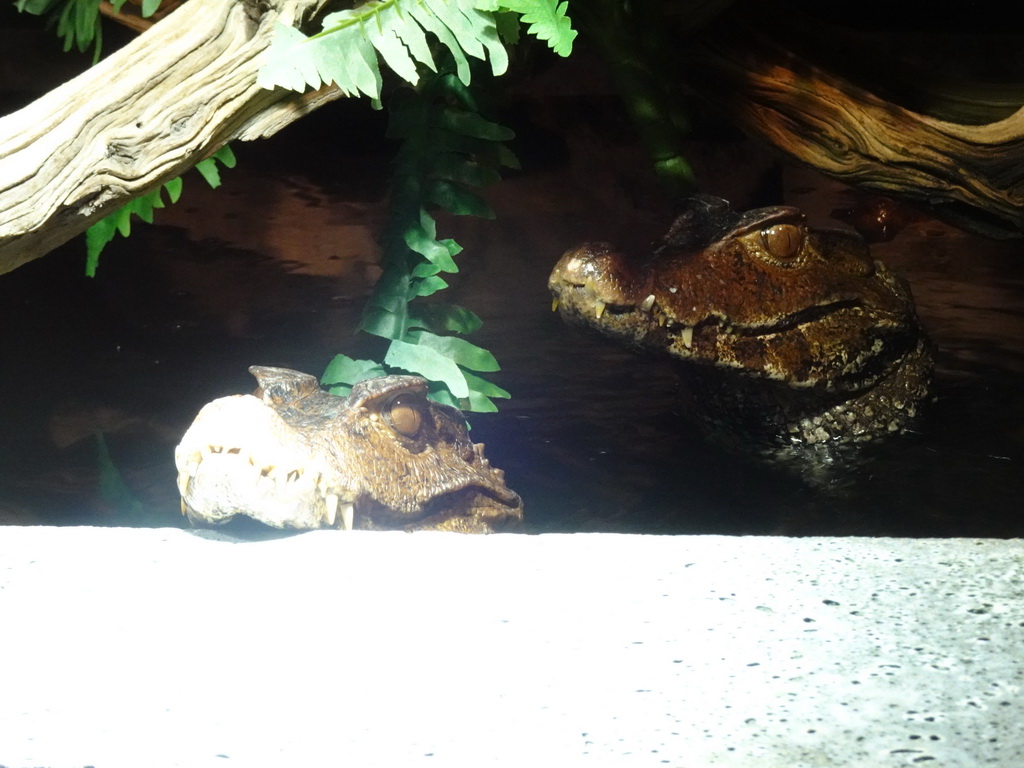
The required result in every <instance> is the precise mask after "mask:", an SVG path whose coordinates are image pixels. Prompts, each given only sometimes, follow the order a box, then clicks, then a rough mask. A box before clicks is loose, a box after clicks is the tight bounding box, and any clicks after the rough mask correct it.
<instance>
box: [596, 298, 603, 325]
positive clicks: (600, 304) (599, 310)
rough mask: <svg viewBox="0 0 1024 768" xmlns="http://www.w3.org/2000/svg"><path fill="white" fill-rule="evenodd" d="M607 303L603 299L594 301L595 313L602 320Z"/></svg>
mask: <svg viewBox="0 0 1024 768" xmlns="http://www.w3.org/2000/svg"><path fill="white" fill-rule="evenodd" d="M604 308H605V303H604V302H603V301H595V302H594V314H595V315H597V319H598V320H600V319H601V316H602V315H603V314H604Z"/></svg>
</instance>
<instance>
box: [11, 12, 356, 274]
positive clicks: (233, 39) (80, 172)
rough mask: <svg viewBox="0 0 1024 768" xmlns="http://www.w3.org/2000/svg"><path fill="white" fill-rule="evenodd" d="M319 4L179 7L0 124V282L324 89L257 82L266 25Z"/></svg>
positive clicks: (296, 19) (271, 129)
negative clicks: (0, 276)
mask: <svg viewBox="0 0 1024 768" xmlns="http://www.w3.org/2000/svg"><path fill="white" fill-rule="evenodd" d="M326 1H327V0H270V1H269V2H260V3H257V2H248V1H245V2H239V0H189V2H187V3H184V4H183V5H182V7H180V8H179V9H178V10H176V11H174V12H173V13H172V14H171V15H170V16H168V17H167V18H166V19H164V20H163V21H160V22H159V23H157V24H155V25H154V26H153V27H152V28H151V29H149V30H148V31H147V32H145V33H144V34H142V35H140V36H139V37H138V38H137V39H136V40H133V41H132V43H131V44H129V45H127V46H126V47H124V48H122V49H121V50H120V51H117V52H116V53H114V54H112V55H111V56H109V57H108V58H107V59H105V60H103V61H102V62H100V63H99V64H97V65H96V66H94V67H92V68H91V69H89V70H88V71H86V72H84V73H83V74H81V75H79V76H78V77H76V78H75V79H74V80H71V81H69V82H67V83H65V84H64V85H62V86H60V87H58V88H56V89H54V90H53V91H50V92H49V93H48V94H46V95H45V96H43V97H42V98H40V99H38V100H37V101H35V102H33V103H32V104H30V105H29V106H27V107H25V108H24V109H22V110H20V111H18V112H14V113H12V114H10V115H7V116H6V117H3V118H0V274H2V273H4V272H9V271H11V270H12V269H15V268H16V267H18V266H20V265H22V264H24V263H26V262H28V261H31V260H32V259H35V258H38V257H40V256H42V255H43V254H45V253H46V252H47V251H49V250H51V249H53V248H55V247H56V246H58V245H60V244H61V243H63V242H65V241H67V240H69V239H70V238H72V237H74V236H75V235H77V234H79V233H80V232H82V231H84V230H85V229H86V228H87V227H89V226H90V225H91V224H93V223H94V222H95V221H97V220H98V219H100V218H102V217H103V216H105V215H107V214H109V213H111V212H113V211H114V210H116V209H117V208H118V207H120V206H121V205H123V204H124V203H125V202H127V201H128V200H129V199H130V198H132V197H135V196H138V195H139V194H143V193H145V192H148V191H150V190H152V189H154V188H156V187H157V186H158V185H160V184H162V183H163V182H165V181H167V180H169V179H172V178H174V177H175V176H179V175H181V173H182V172H184V171H185V170H186V169H188V168H190V167H191V166H193V165H195V163H197V162H198V161H199V160H202V159H203V158H205V157H208V156H209V155H211V154H212V153H213V152H215V151H216V150H217V149H218V148H220V147H221V146H222V145H223V144H225V143H226V142H228V141H231V140H234V139H241V140H251V139H257V138H262V137H265V136H269V135H272V134H274V133H276V132H277V131H278V130H280V129H281V128H283V127H284V126H286V125H288V124H289V123H291V122H292V121H294V120H296V119H298V118H299V117H301V116H302V115H304V114H307V113H308V112H310V111H311V110H313V109H315V108H316V107H317V106H319V105H321V104H323V103H325V102H326V101H329V100H332V99H335V98H338V97H339V96H340V95H341V93H340V92H339V91H337V90H336V89H334V88H325V89H321V90H320V91H317V92H313V93H307V94H296V93H293V92H290V91H285V90H281V89H276V90H273V91H267V90H263V89H261V88H258V87H257V85H256V74H257V72H258V70H259V67H260V65H261V63H262V60H263V54H264V51H265V50H266V49H267V47H268V46H269V45H270V39H271V35H272V33H273V28H274V26H275V24H276V23H277V22H278V21H280V22H282V23H285V24H292V25H296V26H299V25H300V24H301V23H302V22H303V21H304V20H308V19H309V18H311V17H312V16H313V15H315V14H317V13H318V12H319V11H320V10H321V8H322V6H324V5H325V3H326Z"/></svg>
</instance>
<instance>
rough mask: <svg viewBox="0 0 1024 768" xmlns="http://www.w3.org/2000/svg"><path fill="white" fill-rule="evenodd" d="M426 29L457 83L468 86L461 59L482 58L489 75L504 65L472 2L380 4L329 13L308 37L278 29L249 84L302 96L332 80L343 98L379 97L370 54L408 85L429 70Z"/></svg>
mask: <svg viewBox="0 0 1024 768" xmlns="http://www.w3.org/2000/svg"><path fill="white" fill-rule="evenodd" d="M427 32H429V33H431V34H432V35H434V36H435V37H436V38H437V39H438V40H439V41H440V42H441V44H442V45H443V46H444V47H445V48H447V49H448V51H449V52H450V53H451V56H452V58H453V59H454V61H455V65H456V71H457V73H458V77H459V79H460V80H461V81H462V82H463V83H469V81H470V68H469V60H468V59H467V58H466V57H467V56H471V57H473V58H477V59H481V60H484V59H488V60H489V61H490V65H491V72H492V73H493V74H495V75H500V74H502V73H503V72H504V71H505V70H506V69H507V68H508V52H507V51H506V50H505V46H504V45H503V44H502V42H501V38H500V36H499V35H498V29H497V25H496V22H495V19H494V14H493V13H487V12H484V11H481V10H479V9H478V8H477V1H476V0H458V2H452V0H382V2H371V3H367V4H365V5H361V6H359V7H357V8H353V9H350V10H345V11H338V12H337V13H332V14H329V15H328V16H326V17H325V18H324V21H323V30H322V31H321V32H319V33H318V34H316V35H314V36H312V37H310V38H306V37H305V36H304V35H303V34H302V33H301V32H299V31H298V30H296V29H293V28H291V27H286V26H284V25H281V26H279V27H278V28H277V30H276V31H275V33H274V40H273V42H272V43H271V46H270V51H269V54H268V57H267V63H266V64H264V65H263V67H262V68H261V69H260V72H259V75H258V77H257V83H258V84H259V86H260V87H261V88H274V87H282V88H288V89H290V90H295V91H302V90H305V88H306V87H307V86H308V87H311V88H319V87H320V85H321V84H322V83H332V82H333V83H335V84H336V85H337V86H338V87H339V88H340V89H341V90H342V91H344V92H345V93H346V94H350V95H351V94H356V93H363V94H366V95H367V96H369V97H370V98H372V99H377V100H379V99H380V87H381V77H380V71H379V69H378V64H377V54H378V53H379V54H380V56H381V57H383V59H384V61H385V62H386V63H387V65H388V66H389V67H390V68H391V69H392V70H393V71H394V72H395V73H396V74H398V75H399V76H400V77H402V78H403V79H404V80H406V81H407V82H408V83H410V84H412V85H416V84H417V83H418V82H419V72H418V70H417V65H418V64H422V65H424V66H426V67H427V68H428V69H430V70H432V71H435V72H436V71H437V67H436V65H435V63H434V59H433V56H432V54H431V52H430V46H429V44H428V42H427V36H426V33H427Z"/></svg>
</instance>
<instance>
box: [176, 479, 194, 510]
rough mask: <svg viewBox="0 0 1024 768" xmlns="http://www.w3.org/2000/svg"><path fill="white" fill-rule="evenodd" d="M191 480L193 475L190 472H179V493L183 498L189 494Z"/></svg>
mask: <svg viewBox="0 0 1024 768" xmlns="http://www.w3.org/2000/svg"><path fill="white" fill-rule="evenodd" d="M191 479H192V475H191V474H189V473H188V472H179V473H178V493H179V494H180V495H181V496H184V495H185V494H186V493H187V492H188V484H189V481H190V480H191ZM184 503H185V502H182V504H184Z"/></svg>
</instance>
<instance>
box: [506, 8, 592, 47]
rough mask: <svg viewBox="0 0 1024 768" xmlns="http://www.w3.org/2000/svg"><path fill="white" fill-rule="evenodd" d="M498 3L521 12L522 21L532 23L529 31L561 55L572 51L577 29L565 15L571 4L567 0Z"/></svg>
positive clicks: (510, 9)
mask: <svg viewBox="0 0 1024 768" xmlns="http://www.w3.org/2000/svg"><path fill="white" fill-rule="evenodd" d="M498 4H499V5H500V6H501V7H502V8H505V9H507V10H509V11H514V12H516V13H519V14H521V15H522V19H521V20H522V22H523V23H524V24H529V25H530V26H529V29H528V30H527V31H528V32H529V33H530V34H531V35H534V36H535V37H537V39H539V40H543V41H545V42H546V43H547V44H548V45H549V46H550V47H551V50H553V51H554V52H555V53H557V54H558V55H559V56H568V55H569V54H570V53H571V52H572V41H573V40H575V39H576V30H574V29H573V28H572V22H571V21H570V20H569V18H568V17H567V16H566V15H565V12H566V9H567V8H568V5H569V4H568V3H567V2H565V0H562V2H561V3H560V2H558V0H499V2H498Z"/></svg>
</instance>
